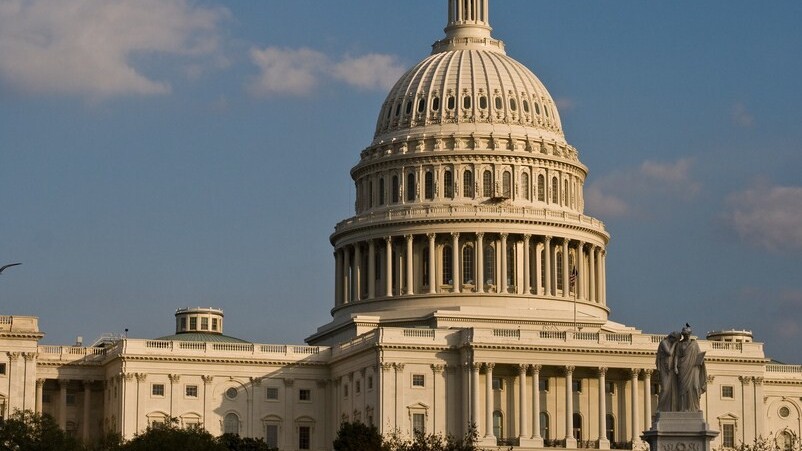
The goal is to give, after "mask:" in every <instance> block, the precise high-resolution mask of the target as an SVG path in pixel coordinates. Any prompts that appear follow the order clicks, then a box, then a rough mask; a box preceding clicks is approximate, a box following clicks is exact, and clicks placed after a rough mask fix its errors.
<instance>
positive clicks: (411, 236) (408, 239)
mask: <svg viewBox="0 0 802 451" xmlns="http://www.w3.org/2000/svg"><path fill="white" fill-rule="evenodd" d="M404 238H406V239H407V241H412V239H414V238H415V235H412V234H411V233H410V234H407V235H404Z"/></svg>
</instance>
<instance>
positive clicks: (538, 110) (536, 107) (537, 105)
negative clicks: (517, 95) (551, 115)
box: [535, 102, 540, 116]
mask: <svg viewBox="0 0 802 451" xmlns="http://www.w3.org/2000/svg"><path fill="white" fill-rule="evenodd" d="M535 114H537V115H538V116H539V115H540V104H539V103H537V102H535Z"/></svg>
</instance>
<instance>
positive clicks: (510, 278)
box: [507, 244, 515, 288]
mask: <svg viewBox="0 0 802 451" xmlns="http://www.w3.org/2000/svg"><path fill="white" fill-rule="evenodd" d="M514 286H515V246H512V245H510V244H507V287H510V288H512V287H514Z"/></svg>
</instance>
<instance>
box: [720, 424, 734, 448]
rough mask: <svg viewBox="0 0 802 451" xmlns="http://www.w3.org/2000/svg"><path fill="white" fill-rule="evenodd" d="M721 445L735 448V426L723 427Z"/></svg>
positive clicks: (723, 425) (727, 425) (725, 425)
mask: <svg viewBox="0 0 802 451" xmlns="http://www.w3.org/2000/svg"><path fill="white" fill-rule="evenodd" d="M721 444H722V446H724V447H725V448H735V425H734V424H722V425H721Z"/></svg>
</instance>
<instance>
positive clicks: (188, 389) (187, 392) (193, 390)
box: [184, 385, 198, 398]
mask: <svg viewBox="0 0 802 451" xmlns="http://www.w3.org/2000/svg"><path fill="white" fill-rule="evenodd" d="M184 396H186V397H187V398H197V397H198V386H197V385H187V386H185V387H184Z"/></svg>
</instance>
